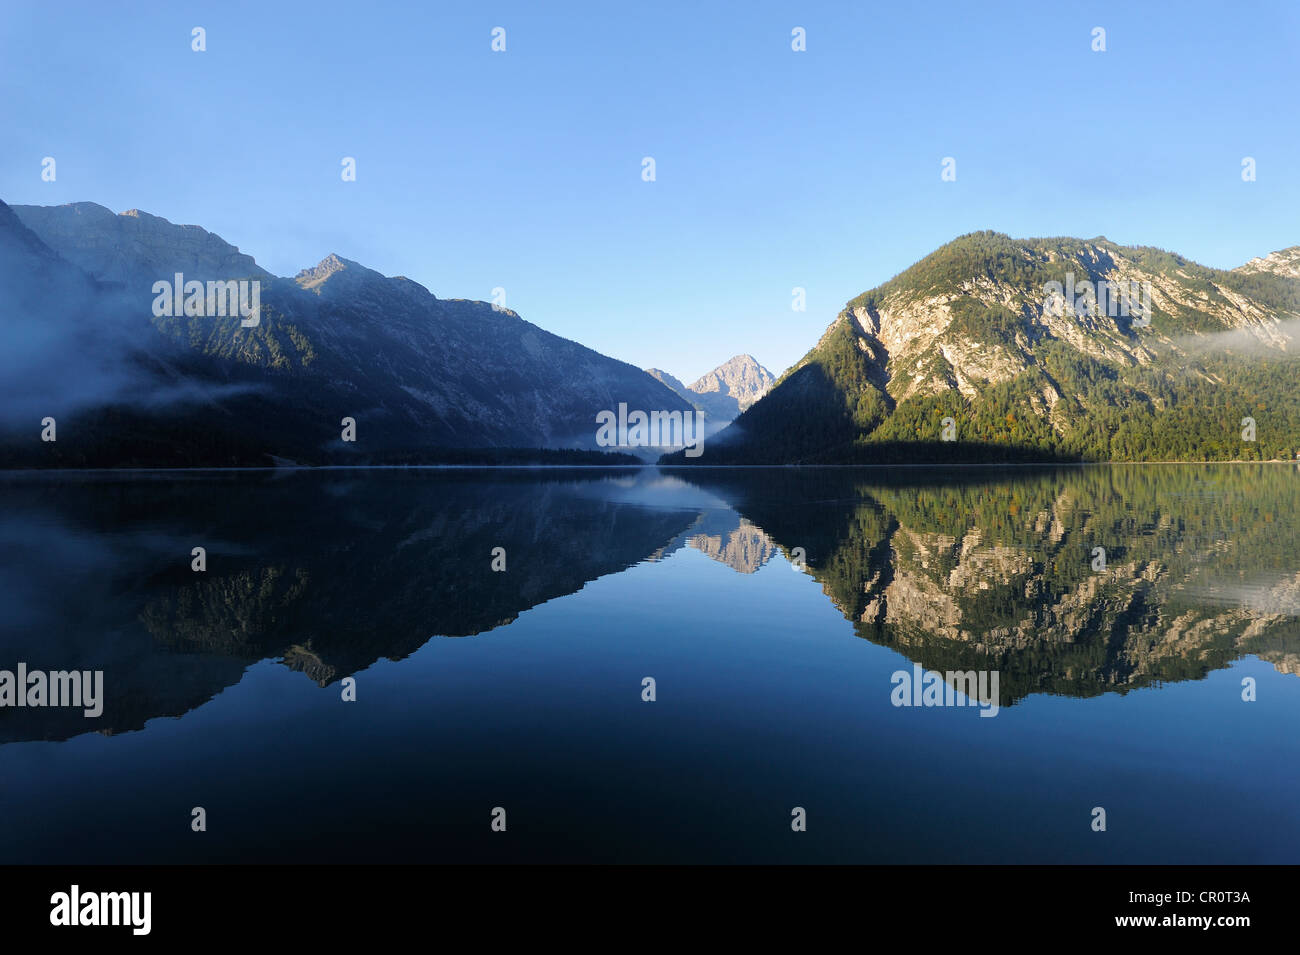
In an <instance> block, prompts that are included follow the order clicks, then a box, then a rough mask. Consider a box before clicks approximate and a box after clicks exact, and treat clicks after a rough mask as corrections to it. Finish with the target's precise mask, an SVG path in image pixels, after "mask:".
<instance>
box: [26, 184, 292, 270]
mask: <svg viewBox="0 0 1300 955" xmlns="http://www.w3.org/2000/svg"><path fill="white" fill-rule="evenodd" d="M10 208H12V209H13V211H14V214H15V215H17V217H18V218H19V220H20V221H21V222H22V223H23V225H25V226H27V228H29V229H31V230H32V232H33V233H35V234H36V235H37V236H38V237H39V238H40V239H41V241H42V242H44V243H45V244H46V245H48V246H49V247H50V248H52V249H56V250H58V252H59V254H60V255H62V256H63V257H64V258H65V259H67V260H68V261H69V262H71V263H72V264H73V265H75V266H77V267H78V268H80V269H82V270H83V271H84V272H87V273H89V274H90V275H92V276H94V277H95V278H97V279H101V280H104V281H108V282H118V283H122V284H125V283H128V282H131V281H134V280H136V279H139V278H141V277H149V278H150V279H151V280H153V279H161V278H164V277H166V278H170V277H171V276H169V275H168V274H167V273H168V272H182V273H184V274H185V275H186V276H187V277H193V278H196V279H208V278H250V279H253V278H256V279H270V278H273V276H272V275H271V273H270V272H268V271H266V269H264V268H262V267H261V266H260V265H258V264H257V263H256V262H255V261H254V260H253V257H252V256H251V255H244V254H243V253H241V252H240V251H239V249H237V248H235V246H233V245H231V244H230V243H228V242H226V241H225V240H224V239H222V238H221V237H220V236H217V235H213V234H212V233H211V232H208V231H206V230H205V229H201V228H199V227H198V226H196V225H173V224H172V223H170V222H168V221H167V220H166V219H162V218H160V217H158V216H154V215H150V214H149V213H147V212H141V211H140V210H139V209H131V210H129V211H127V212H123V213H121V214H120V215H114V214H113V212H112V211H110V210H108V209H106V208H104V207H103V206H101V205H99V204H97V203H94V202H73V203H69V204H67V205H63V206H11V207H10Z"/></svg>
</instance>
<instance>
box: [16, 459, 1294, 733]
mask: <svg viewBox="0 0 1300 955" xmlns="http://www.w3.org/2000/svg"><path fill="white" fill-rule="evenodd" d="M1298 481H1300V476H1297V474H1296V473H1295V471H1294V470H1292V469H1291V468H1289V467H1270V466H1247V467H1196V466H1190V467H1151V466H1141V467H1137V466H1135V467H1115V468H1104V467H1098V468H1072V469H1022V470H1018V471H1015V472H1005V471H994V470H984V469H969V470H965V471H961V472H959V473H954V472H951V471H950V472H946V473H938V472H931V471H923V470H907V471H903V470H899V471H885V470H871V469H857V470H848V469H813V470H794V469H761V470H736V469H719V470H709V469H698V468H692V469H688V470H685V471H659V472H656V471H653V470H651V471H628V472H620V471H599V470H591V471H581V472H578V471H574V472H569V471H550V472H547V471H540V472H539V471H532V472H527V471H504V470H502V471H384V472H376V471H338V472H325V473H287V474H286V473H275V474H271V473H252V474H223V475H212V474H203V475H200V474H192V475H187V476H181V477H177V476H176V475H167V476H166V477H163V476H161V475H138V474H137V475H129V476H122V475H113V476H98V477H95V476H69V475H57V476H56V475H29V476H10V477H8V478H5V486H4V494H5V501H6V507H5V509H4V515H3V517H0V597H2V598H3V600H4V604H5V608H6V613H5V621H4V623H3V625H2V626H0V669H12V668H14V666H15V665H16V663H17V662H18V661H24V662H26V663H27V664H28V666H29V667H32V668H43V669H46V670H61V669H79V670H85V669H99V670H103V671H104V673H105V685H106V687H107V688H108V692H107V693H106V699H105V711H104V715H103V717H102V718H101V719H99V720H97V721H95V722H94V723H93V724H88V723H87V721H86V720H84V719H83V718H81V716H80V715H79V714H78V713H76V712H70V711H66V710H54V709H30V708H24V709H17V708H4V709H0V742H10V741H15V740H25V739H65V738H68V737H71V736H74V735H77V734H80V733H84V732H86V731H87V730H88V729H94V730H99V731H102V732H121V731H125V730H132V729H138V728H140V727H142V726H143V725H144V723H145V721H146V720H148V719H151V718H153V717H158V716H179V715H181V714H183V713H185V712H187V711H189V710H191V709H193V708H194V707H196V706H199V705H201V704H202V703H204V702H206V701H207V700H209V699H211V698H212V697H213V696H214V695H216V694H217V693H219V692H221V691H222V690H223V689H225V688H227V687H230V686H233V685H234V684H236V683H238V682H239V681H240V680H241V679H242V677H243V674H244V671H245V670H246V669H247V667H248V666H249V665H250V664H251V663H253V662H256V661H259V660H265V659H274V660H277V661H279V662H281V663H282V664H283V665H285V666H288V667H290V668H292V669H294V670H297V671H301V672H302V673H304V674H305V675H306V676H307V677H308V678H310V679H312V680H314V681H316V682H317V683H319V684H320V685H322V686H328V685H330V684H332V683H335V682H337V681H339V680H341V679H342V678H343V677H345V676H348V675H350V674H354V673H356V672H358V671H360V670H363V669H365V668H366V667H368V666H370V665H371V664H372V663H374V662H375V661H377V660H380V659H390V660H400V659H402V658H403V657H406V656H407V655H409V654H411V653H412V652H414V651H415V650H417V649H418V648H420V647H421V646H422V645H424V644H425V643H426V642H427V641H429V640H430V639H432V638H434V637H463V636H470V635H473V634H479V633H482V632H484V631H487V630H491V629H493V628H496V627H500V626H502V625H505V624H508V623H510V622H511V621H512V620H514V619H515V618H516V617H517V616H518V615H519V614H520V613H522V612H523V611H525V610H527V609H529V608H531V607H534V606H537V605H538V604H540V603H543V602H545V601H548V600H551V599H554V598H556V597H561V596H564V595H567V594H572V593H575V592H577V591H579V590H581V589H582V588H583V587H584V586H585V585H586V584H587V583H588V582H590V581H593V580H596V579H597V578H600V577H603V576H606V575H609V574H614V573H618V572H620V571H623V570H626V569H627V568H629V567H632V566H634V565H636V564H638V563H641V562H643V561H655V560H661V559H664V558H667V557H669V556H671V555H674V554H676V553H677V552H678V551H680V550H682V549H683V548H688V547H689V548H693V549H695V550H697V551H700V552H702V553H703V554H705V555H707V556H708V557H710V558H711V559H713V560H714V561H718V562H720V563H722V564H725V565H726V566H727V567H730V568H731V569H733V570H735V571H736V572H738V573H739V574H743V575H746V576H745V577H744V578H730V579H731V580H733V581H734V582H735V583H734V585H730V584H716V586H717V587H719V593H718V599H719V600H720V601H743V600H745V599H747V597H746V595H747V593H751V591H747V590H746V589H745V587H746V586H748V584H747V581H748V579H749V575H753V574H756V573H758V572H759V571H761V570H762V569H763V568H764V567H765V565H767V564H768V563H769V562H770V561H771V560H772V559H773V557H775V556H777V555H778V554H782V553H783V554H784V555H785V557H786V558H787V559H793V557H794V555H795V554H796V553H798V551H797V549H801V551H802V554H803V555H804V556H803V558H802V559H803V560H804V561H805V562H806V569H807V572H808V573H810V574H811V575H812V576H813V577H814V578H815V579H816V580H817V582H818V583H819V584H820V585H821V587H822V589H823V591H824V592H825V594H826V596H827V597H828V598H829V599H830V600H831V601H832V603H833V604H834V605H835V607H836V608H837V609H838V610H839V611H840V612H841V613H842V614H843V615H844V617H845V618H846V619H847V620H848V621H849V622H850V623H851V624H852V627H853V630H854V631H855V632H856V633H857V634H858V635H859V636H860V637H863V638H865V639H868V640H870V641H872V642H874V643H878V644H881V645H884V646H888V647H891V648H893V649H895V650H897V651H898V652H900V653H901V654H903V655H904V656H906V657H907V658H908V659H909V660H911V661H913V662H916V663H919V664H921V665H922V666H923V667H924V668H926V669H931V670H939V671H945V670H971V669H975V670H980V669H990V670H992V669H996V670H998V671H1000V674H1001V679H1000V693H1001V697H1002V698H1001V700H1000V702H1001V704H1002V705H1008V704H1011V703H1014V702H1015V701H1016V700H1019V699H1022V698H1024V697H1025V696H1027V695H1029V694H1031V693H1053V694H1062V695H1068V696H1076V697H1088V696H1095V695H1098V694H1101V693H1105V692H1110V691H1114V692H1121V693H1122V692H1126V691H1128V690H1130V689H1133V688H1137V687H1144V686H1152V685H1158V684H1160V683H1164V682H1173V681H1180V680H1189V679H1197V678H1200V677H1202V676H1204V675H1205V674H1206V673H1208V672H1209V671H1211V670H1214V669H1218V668H1221V667H1225V666H1227V665H1228V664H1229V663H1231V662H1232V661H1233V660H1235V659H1237V658H1239V657H1241V656H1243V655H1245V654H1254V655H1256V656H1258V657H1260V658H1262V659H1264V660H1267V661H1269V662H1270V663H1271V664H1272V665H1273V666H1274V667H1276V668H1277V669H1278V670H1280V671H1283V672H1286V673H1291V674H1300V625H1298V622H1297V615H1298V613H1300V556H1298V555H1300V527H1298V524H1297V521H1298V518H1297V515H1300V507H1298V506H1297V505H1298V504H1300V500H1298V499H1297V498H1298V497H1300V494H1298V493H1297V490H1296V487H1297V482H1298ZM196 546H202V547H205V548H206V550H207V569H206V571H204V572H201V573H197V572H195V571H193V570H192V569H191V566H190V561H191V556H190V553H191V549H192V548H193V547H196ZM497 548H502V549H504V560H505V562H506V569H505V571H504V572H498V571H494V570H493V569H492V565H493V555H494V552H495V551H496V549H497ZM1097 548H1102V549H1104V558H1105V563H1104V567H1100V566H1098V565H1097V555H1098V553H1099V552H1098V551H1097Z"/></svg>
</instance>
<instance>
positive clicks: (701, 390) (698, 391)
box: [646, 355, 776, 422]
mask: <svg viewBox="0 0 1300 955" xmlns="http://www.w3.org/2000/svg"><path fill="white" fill-rule="evenodd" d="M646 374H648V375H650V376H651V377H653V378H655V379H657V380H658V381H661V382H663V384H665V385H667V386H668V387H669V388H671V389H672V390H673V391H675V392H676V393H677V394H679V395H681V396H682V397H683V398H685V399H686V400H687V401H689V402H691V403H692V404H694V405H695V406H696V407H697V408H699V409H700V410H701V411H703V412H704V414H705V415H706V416H707V417H709V418H711V419H713V420H714V421H724V422H725V421H731V420H732V419H734V418H735V417H736V416H737V415H738V414H740V413H741V412H742V411H744V410H745V409H747V408H749V407H750V406H751V405H752V404H754V402H756V401H758V399H759V398H761V397H763V395H765V394H767V392H768V390H769V389H770V388H771V387H772V385H773V383H774V382H775V381H776V378H775V377H774V376H773V374H772V373H771V372H770V371H768V370H767V369H766V368H764V367H763V366H762V365H760V364H759V363H758V362H757V361H756V360H755V359H754V358H753V357H752V356H750V355H737V356H736V357H735V358H732V359H730V360H729V361H727V362H724V363H723V364H721V365H719V366H718V367H717V368H715V369H713V370H712V371H711V372H709V373H708V374H706V375H703V376H701V377H700V378H699V379H697V380H696V381H695V382H694V383H693V384H691V385H683V384H682V383H681V381H680V380H678V379H677V378H674V377H673V376H672V375H670V374H668V372H666V371H662V370H660V369H658V368H647V369H646Z"/></svg>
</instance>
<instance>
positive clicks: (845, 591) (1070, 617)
mask: <svg viewBox="0 0 1300 955" xmlns="http://www.w3.org/2000/svg"><path fill="white" fill-rule="evenodd" d="M689 477H690V479H691V480H693V481H697V482H698V483H700V484H701V485H702V486H705V487H707V488H708V489H710V490H711V491H713V492H714V493H718V494H721V495H723V496H725V497H726V498H727V499H728V500H729V501H730V502H731V504H732V506H733V507H735V508H736V510H737V511H738V512H739V513H740V514H742V515H744V517H745V518H746V519H747V520H748V521H752V522H753V524H754V525H755V526H756V527H758V528H760V529H761V531H762V532H763V533H764V534H765V535H768V536H770V538H771V539H773V540H775V541H776V542H777V543H778V545H779V546H780V547H781V548H782V549H783V550H784V551H785V552H786V553H787V554H789V553H790V552H791V551H792V549H793V548H796V547H800V548H803V550H804V552H805V554H806V564H807V568H808V571H809V572H810V573H811V574H812V575H813V576H814V578H815V579H816V580H817V581H818V582H819V583H820V584H821V585H822V588H823V590H824V592H825V593H826V595H827V597H829V598H830V599H831V601H832V602H833V603H834V604H835V606H836V607H837V608H838V609H839V610H840V612H841V613H843V614H844V616H845V617H846V618H847V619H848V620H849V621H851V622H852V624H853V627H854V630H855V631H856V632H857V634H858V635H859V636H861V637H864V638H866V639H868V640H871V641H872V642H875V643H879V644H882V645H885V646H889V647H892V648H893V649H895V650H897V651H899V652H900V653H902V654H904V655H905V656H906V657H908V659H910V660H912V661H913V662H916V663H919V664H921V665H922V666H923V667H925V668H926V669H931V670H939V671H947V670H970V669H977V670H978V669H990V670H994V669H995V670H999V671H1000V672H1001V694H1002V700H1001V702H1002V703H1003V704H1004V705H1005V704H1010V703H1014V702H1015V701H1016V700H1018V699H1022V698H1024V697H1025V696H1027V695H1029V694H1031V693H1053V694H1062V695H1068V696H1078V697H1087V696H1096V695H1098V694H1100V693H1105V692H1109V691H1114V692H1121V693H1123V692H1126V691H1128V690H1130V689H1135V688H1138V687H1143V686H1151V685H1158V684H1160V683H1165V682H1174V681H1180V680H1189V679H1197V678H1200V677H1203V676H1204V675H1205V674H1206V673H1208V672H1209V671H1211V670H1215V669H1219V668H1221V667H1225V666H1227V665H1228V664H1229V663H1231V662H1232V661H1233V660H1235V659H1237V658H1239V657H1241V656H1243V655H1246V654H1254V655H1255V656H1258V657H1259V658H1261V659H1263V660H1266V661H1268V662H1270V663H1271V664H1272V665H1273V666H1274V667H1275V668H1276V669H1277V670H1279V671H1281V672H1285V673H1291V674H1300V621H1298V620H1297V615H1298V613H1300V525H1298V523H1297V521H1298V520H1300V518H1298V516H1297V515H1298V514H1300V509H1298V507H1297V505H1300V492H1298V491H1297V482H1298V481H1300V475H1297V473H1296V471H1295V469H1293V468H1291V467H1290V466H1270V465H1259V466H1244V467H1242V466H1223V467H1200V466H1170V467H1163V466H1132V467H1096V468H1092V467H1089V468H1066V469H1024V470H1019V471H1016V472H1012V473H1010V474H1009V473H1008V472H995V471H990V470H986V469H968V470H964V471H958V472H954V471H946V472H938V471H930V470H918V469H909V470H903V469H899V470H872V471H867V470H841V469H823V470H792V469H775V470H757V471H740V470H715V471H707V470H705V471H696V470H692V471H691V472H690V473H689ZM814 503H815V504H816V506H813V505H814ZM1097 548H1101V549H1102V550H1104V554H1102V552H1101V551H1098V550H1097ZM1103 557H1104V564H1102V563H1100V562H1099V558H1103Z"/></svg>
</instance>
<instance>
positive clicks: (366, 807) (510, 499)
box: [0, 465, 1300, 864]
mask: <svg viewBox="0 0 1300 955" xmlns="http://www.w3.org/2000/svg"><path fill="white" fill-rule="evenodd" d="M0 494H3V507H2V509H0V599H2V600H3V606H4V610H5V612H4V615H3V623H2V624H0V670H6V671H12V672H15V673H16V672H17V668H18V666H19V665H20V664H22V665H23V666H24V667H25V669H26V671H28V672H29V673H30V672H32V671H42V672H45V673H53V672H56V671H72V670H76V671H91V672H101V673H102V678H103V691H102V700H101V701H100V702H101V704H102V713H101V714H100V715H99V716H96V717H88V716H86V715H85V714H84V712H83V710H82V709H81V708H78V707H72V706H64V707H51V706H22V707H19V706H17V705H8V706H4V707H0V862H3V863H67V864H82V863H122V862H130V863H135V862H150V863H176V862H195V863H198V862H241V861H247V862H321V863H341V862H365V861H375V862H506V861H516V862H655V863H657V862H702V863H714V862H726V863H731V862H785V863H802V862H844V863H948V862H957V863H1116V862H1118V863H1260V862H1286V863H1290V862H1294V861H1295V859H1296V858H1297V854H1298V853H1300V808H1298V807H1300V733H1297V728H1298V727H1300V473H1298V472H1297V470H1296V468H1295V467H1293V466H1291V465H1219V466H1213V465H1168V466H1162V465H1140V466H1127V467H1121V466H1114V467H1110V466H1097V467H1074V468H1068V467H1067V468H1056V467H1053V468H1019V469H993V468H963V469H947V470H925V469H906V468H899V469H884V468H880V469H873V468H823V469H817V468H757V469H709V468H682V469H655V468H646V469H583V470H546V469H533V470H528V469H519V470H514V469H482V470H478V469H392V470H384V469H357V470H322V471H296V470H287V471H286V470H280V471H245V472H134V473H129V472H100V473H84V474H73V473H67V472H62V473H9V474H7V475H4V476H3V477H0ZM198 547H201V548H203V549H204V552H203V558H202V560H203V561H204V562H205V563H203V564H202V565H201V566H202V568H203V569H200V570H196V569H194V566H195V562H196V561H197V560H198V558H196V557H195V555H194V549H195V548H198ZM931 671H933V672H935V673H937V674H938V676H935V677H930V676H928V674H930V673H931ZM965 675H969V676H970V677H972V678H974V677H975V676H976V675H978V676H979V681H978V682H976V681H974V680H973V679H972V682H970V683H965V682H962V681H963V680H964V679H965ZM647 678H648V679H647ZM649 681H653V682H649ZM914 684H915V685H914ZM954 687H956V690H955V689H954ZM977 687H978V689H976V688H977ZM923 689H924V690H925V692H924V693H923ZM966 689H970V690H971V692H969V693H967V692H964V690H966ZM980 690H982V691H983V692H982V693H981V692H980ZM652 691H653V692H652ZM931 691H933V692H931ZM651 695H652V696H653V699H648V697H649V696H651ZM351 697H354V699H352V698H351ZM903 703H906V704H907V705H901V704H903ZM200 807H201V808H202V809H203V811H204V812H203V818H204V819H205V822H206V830H205V831H195V830H194V829H193V826H192V821H193V820H194V819H195V818H196V817H195V815H194V810H195V809H196V808H200ZM497 810H503V811H504V812H499V811H497ZM1097 810H1103V811H1104V822H1105V828H1104V830H1101V829H1099V828H1098V825H1099V822H1098V820H1099V819H1101V818H1102V817H1101V816H1099V814H1098V812H1097ZM494 820H496V821H497V826H498V828H499V826H500V824H501V821H502V820H504V825H505V831H497V829H496V828H494V825H493V824H494Z"/></svg>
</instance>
